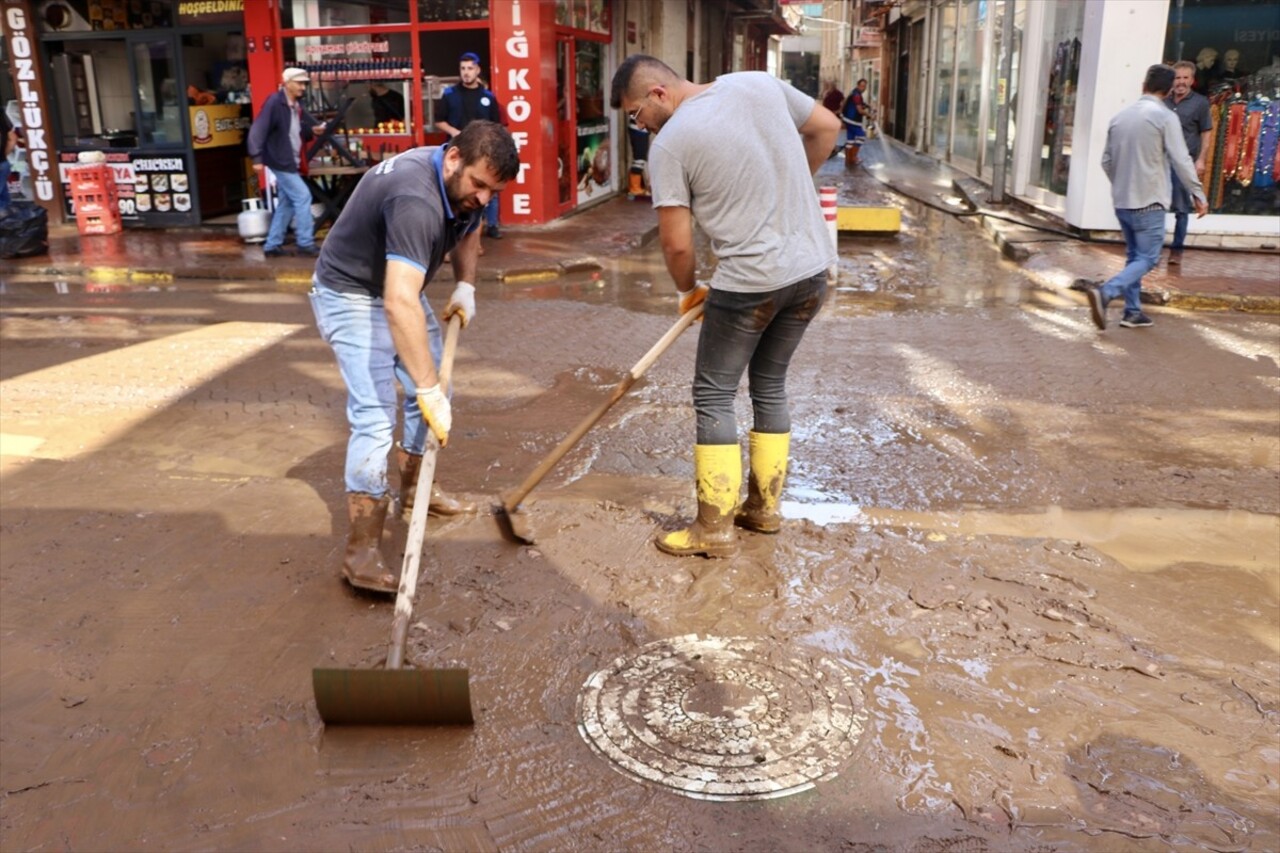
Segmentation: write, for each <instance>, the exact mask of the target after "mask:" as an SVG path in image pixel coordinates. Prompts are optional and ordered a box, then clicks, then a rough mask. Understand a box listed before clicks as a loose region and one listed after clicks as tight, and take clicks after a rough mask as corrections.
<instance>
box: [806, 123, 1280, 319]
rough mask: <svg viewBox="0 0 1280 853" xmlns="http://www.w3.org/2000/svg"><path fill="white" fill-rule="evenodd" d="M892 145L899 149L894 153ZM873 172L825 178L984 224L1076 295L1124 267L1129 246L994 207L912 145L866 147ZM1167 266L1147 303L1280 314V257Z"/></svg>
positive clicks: (1250, 255)
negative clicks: (1085, 282)
mask: <svg viewBox="0 0 1280 853" xmlns="http://www.w3.org/2000/svg"><path fill="white" fill-rule="evenodd" d="M885 145H889V146H891V147H890V148H889V149H887V150H886V148H885V147H884V146H885ZM861 160H862V163H863V164H864V165H865V168H861V167H860V168H858V169H856V170H855V171H854V173H853V174H846V173H844V169H843V166H839V167H838V169H834V168H833V167H832V164H833V163H834V162H835V161H831V162H828V163H827V164H826V165H824V166H823V168H822V170H821V172H820V173H819V174H820V175H821V176H824V177H834V175H835V174H837V173H839V174H840V180H841V181H842V185H841V194H840V195H841V201H840V203H841V204H842V205H843V204H856V203H859V202H857V201H846V198H859V199H863V200H862V201H861V203H864V204H874V203H879V202H876V201H872V200H868V199H875V198H877V197H881V196H883V195H884V190H885V189H886V188H891V189H893V190H894V191H895V192H897V193H901V194H902V195H906V196H908V197H911V198H914V199H916V200H918V201H921V202H922V203H925V204H928V205H930V206H932V207H936V208H938V209H941V210H945V211H947V212H950V213H953V214H956V215H959V216H973V217H976V218H978V219H979V220H980V221H981V224H982V227H983V229H984V230H985V231H986V232H987V233H988V234H989V235H990V236H991V238H992V239H993V240H994V241H995V243H996V245H997V246H998V247H999V248H1000V250H1001V252H1002V253H1003V254H1004V255H1005V257H1007V258H1009V259H1010V260H1012V261H1014V262H1016V263H1017V264H1019V265H1020V266H1021V267H1022V269H1023V271H1024V272H1025V273H1026V274H1027V275H1028V277H1029V278H1031V280H1032V281H1034V282H1035V283H1036V284H1037V285H1039V286H1041V287H1045V288H1047V289H1050V290H1070V289H1073V288H1072V284H1073V283H1074V282H1075V281H1076V279H1080V278H1083V279H1107V278H1110V277H1111V276H1113V275H1115V274H1116V273H1117V272H1119V271H1120V269H1121V268H1122V267H1123V266H1124V263H1125V247H1124V244H1123V243H1121V242H1100V241H1095V240H1090V239H1087V238H1086V237H1085V236H1083V235H1079V234H1076V233H1074V232H1075V231H1076V229H1074V228H1072V227H1071V226H1070V225H1067V224H1066V223H1065V222H1062V221H1060V220H1058V219H1056V218H1054V217H1051V216H1048V215H1045V214H1043V213H1041V212H1040V211H1038V210H1036V209H1034V208H1032V207H1031V206H1030V205H1028V204H1025V203H1022V202H1020V201H1017V200H1010V202H1009V203H1008V204H1005V205H991V204H990V203H989V190H990V187H988V186H987V185H986V184H984V183H983V182H981V181H979V180H977V179H975V178H972V177H969V176H968V175H966V174H965V173H963V172H960V171H958V170H956V169H952V168H951V167H950V166H948V165H946V164H944V163H941V162H939V161H937V160H935V159H933V158H932V157H926V156H924V155H921V154H917V153H916V152H914V151H912V150H911V149H909V148H907V147H906V146H904V145H902V144H900V143H897V142H893V141H890V140H886V139H884V138H883V137H881V138H880V139H879V140H877V141H875V142H872V143H868V144H867V145H864V146H863V153H862V155H861ZM1167 257H1168V252H1167V251H1166V252H1165V255H1164V257H1163V258H1162V259H1161V261H1160V264H1159V265H1158V266H1157V267H1156V268H1155V269H1153V270H1152V271H1151V272H1149V273H1147V275H1146V276H1144V277H1143V299H1144V301H1150V302H1153V303H1156V304H1162V305H1171V306H1174V307H1178V308H1187V309H1201V310H1238V311H1252V312H1263V313H1272V314H1280V253H1276V252H1259V251H1243V250H1232V249H1209V248H1191V247H1189V248H1187V249H1186V250H1185V252H1184V255H1183V261H1182V264H1181V266H1172V267H1171V266H1169V265H1168V264H1167V262H1166V260H1167Z"/></svg>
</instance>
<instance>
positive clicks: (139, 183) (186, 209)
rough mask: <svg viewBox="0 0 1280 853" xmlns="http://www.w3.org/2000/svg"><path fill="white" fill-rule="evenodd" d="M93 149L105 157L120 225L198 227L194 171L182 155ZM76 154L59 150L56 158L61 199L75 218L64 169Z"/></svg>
mask: <svg viewBox="0 0 1280 853" xmlns="http://www.w3.org/2000/svg"><path fill="white" fill-rule="evenodd" d="M93 150H101V151H102V153H103V154H104V155H106V158H107V159H106V162H107V165H108V166H110V167H111V172H112V175H113V176H114V177H115V180H116V198H117V206H118V208H119V210H120V220H121V222H123V223H125V224H132V225H141V226H156V227H166V226H173V225H197V224H199V222H200V211H199V210H198V209H197V208H196V203H195V199H194V197H193V194H192V193H193V187H192V185H193V184H194V183H195V179H194V178H193V177H192V174H193V172H194V170H193V169H192V168H191V162H190V159H189V157H188V155H187V154H186V153H185V152H182V151H175V152H164V153H154V152H146V151H135V150H132V149H119V148H107V149H93ZM78 153H79V152H76V151H63V152H61V153H60V154H59V157H58V167H59V168H58V172H59V177H60V178H61V180H62V189H63V198H65V199H66V212H67V215H68V216H70V217H74V216H75V209H74V201H73V198H72V192H71V176H70V174H69V173H68V167H69V166H74V165H76V163H77V154H78Z"/></svg>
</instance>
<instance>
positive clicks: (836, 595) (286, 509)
mask: <svg viewBox="0 0 1280 853" xmlns="http://www.w3.org/2000/svg"><path fill="white" fill-rule="evenodd" d="M909 213H910V212H909ZM911 215H921V214H920V212H919V211H916V212H915V213H914V214H911ZM975 239H976V238H975ZM844 249H845V257H844V258H843V261H842V276H841V284H840V287H841V288H842V289H837V290H836V291H835V292H834V293H833V295H832V299H831V304H830V305H829V306H828V309H827V310H826V311H825V312H824V313H823V314H822V315H821V316H820V317H819V319H818V320H817V321H816V322H815V323H814V324H813V326H812V327H811V329H810V332H809V334H808V336H807V337H806V339H805V342H804V344H803V346H802V347H801V350H800V352H799V354H798V355H797V359H796V362H795V364H794V366H793V370H792V379H791V396H792V406H793V419H794V426H793V431H794V436H793V443H792V469H791V476H790V479H789V481H788V486H787V490H786V493H785V495H784V497H785V498H786V501H787V503H786V505H785V506H786V514H787V515H788V520H787V521H786V522H785V523H784V526H783V530H782V532H781V533H780V534H779V535H777V536H764V535H756V534H746V533H743V534H741V544H742V553H741V555H740V556H739V557H738V558H736V559H733V560H725V561H708V560H701V559H696V558H691V559H677V558H670V557H666V556H664V555H662V554H660V553H659V552H657V551H656V549H655V548H654V547H653V546H652V545H651V544H650V539H651V538H652V536H653V535H654V534H655V533H656V532H657V531H659V530H661V529H665V528H672V527H675V526H676V525H678V524H679V523H680V521H681V520H682V519H684V518H687V517H688V515H689V514H690V512H691V510H692V509H693V496H692V487H691V478H692V469H691V451H690V447H689V445H690V444H691V443H692V438H693V436H692V428H693V427H692V409H691V406H690V401H689V391H688V383H689V372H690V368H691V364H692V358H693V352H694V345H695V334H694V333H693V332H690V333H688V334H686V336H685V337H684V338H682V339H681V340H679V341H677V342H676V344H675V345H674V346H673V347H672V349H671V351H670V352H669V353H668V354H667V355H666V356H665V357H664V358H663V359H662V360H661V361H659V363H658V364H657V365H655V366H654V368H653V369H652V370H651V371H650V373H649V374H648V375H647V376H646V378H645V379H644V380H643V381H642V382H641V383H640V384H639V385H638V386H637V388H636V389H635V390H634V391H633V392H632V394H631V395H630V396H629V397H628V398H627V399H626V400H624V401H622V402H621V403H620V404H619V405H618V406H617V407H616V408H615V410H614V411H613V412H611V413H610V414H609V416H608V417H606V418H605V420H604V421H603V422H602V423H601V424H600V425H599V426H598V427H597V428H596V429H595V430H593V431H592V432H591V433H589V434H588V436H587V437H586V438H585V439H584V441H583V442H582V444H581V445H580V446H579V447H578V448H577V449H575V450H574V451H573V452H572V453H571V454H570V455H569V456H568V457H566V459H565V460H564V461H563V462H562V463H561V465H560V466H559V467H557V469H556V470H555V471H553V472H552V474H551V475H550V476H549V477H548V478H547V480H546V481H545V482H544V483H543V484H542V485H541V486H540V487H539V488H538V489H536V490H535V491H534V492H533V494H531V495H530V497H529V499H528V500H527V501H526V504H525V507H524V509H523V510H522V511H523V512H524V513H525V518H526V519H527V521H528V522H529V524H530V526H531V528H532V530H533V531H534V533H535V534H536V536H537V539H538V542H537V544H536V545H535V546H532V547H518V546H515V545H512V544H510V543H508V542H506V541H505V540H504V539H503V538H502V537H501V535H500V532H499V528H498V526H497V523H496V521H495V520H494V519H493V518H492V517H491V516H490V515H487V514H481V515H479V516H476V517H472V518H462V519H454V520H433V521H432V522H431V525H430V527H429V529H428V543H427V548H426V551H425V554H424V561H423V567H422V572H423V574H422V579H421V581H420V584H419V592H420V594H419V598H418V602H417V609H416V612H415V618H414V623H413V626H412V628H411V633H410V645H411V650H410V651H411V657H412V658H414V659H416V660H417V661H419V662H420V663H421V664H422V665H424V666H440V665H445V664H450V663H455V662H459V663H463V664H465V665H466V666H468V667H470V670H471V675H472V691H473V695H474V698H475V704H476V713H477V718H478V720H477V723H476V725H475V727H474V728H470V729H449V728H441V729H420V730H382V731H379V730H361V729H338V728H330V729H325V728H324V727H323V726H322V724H321V722H320V720H319V718H318V716H317V714H316V712H315V708H314V703H313V702H312V699H311V687H310V672H311V669H312V667H315V666H343V667H361V666H376V665H377V664H378V662H379V660H380V659H381V657H382V655H383V654H385V650H386V642H387V639H388V632H389V629H390V624H391V606H390V604H389V602H387V601H383V600H381V599H378V598H376V597H370V596H364V595H357V594H354V593H352V592H351V591H350V590H348V589H347V588H346V587H345V586H344V585H343V584H342V582H341V581H340V580H339V579H338V574H337V564H338V560H339V558H340V554H341V544H342V535H343V533H344V532H345V515H344V513H345V510H344V506H343V492H342V483H341V470H342V458H343V453H344V447H345V438H346V431H345V420H344V415H343V405H344V397H343V391H342V387H341V382H340V379H339V377H338V374H337V370H336V368H335V367H334V364H333V360H332V355H331V354H330V352H329V351H328V349H327V348H326V347H325V345H324V344H323V343H322V342H321V341H320V340H319V339H318V337H317V336H316V334H315V332H314V329H313V327H312V325H311V320H310V316H309V311H308V308H307V305H306V303H305V299H304V297H303V295H302V293H301V292H300V291H296V290H295V291H288V290H271V289H263V287H262V286H247V285H246V286H235V285H225V284H224V285H215V286H211V285H200V284H197V283H192V282H179V283H177V284H175V285H173V286H172V287H166V288H162V289H152V290H147V289H138V290H124V291H117V292H101V291H100V290H98V291H96V292H95V290H94V289H93V288H90V287H86V286H85V284H84V283H83V282H75V281H73V282H63V283H62V285H61V287H59V286H56V285H53V284H51V283H49V282H42V281H38V280H31V281H26V282H23V281H15V282H11V283H10V284H8V285H7V289H6V291H5V294H4V299H3V303H2V305H3V313H2V314H0V323H2V325H0V332H2V335H3V336H2V340H3V346H4V357H3V359H0V378H2V379H3V381H2V382H0V414H2V415H3V428H2V432H3V437H2V438H3V453H4V455H3V457H2V458H0V473H2V474H3V481H2V484H0V495H2V497H3V519H2V520H0V536H2V537H3V539H2V540H0V541H3V547H2V548H0V585H2V587H3V595H2V596H0V643H2V644H3V645H2V648H3V656H2V660H0V712H2V713H0V847H3V848H4V849H5V850H46V849H65V850H108V849H110V850H117V849H139V850H152V849H155V850H160V849H193V850H204V849H261V850H321V849H324V850H340V849H348V850H419V849H422V850H450V851H452V850H467V851H471V850H510V849H519V850H524V849H529V850H535V849H632V850H648V849H672V850H714V851H719V850H797V851H799V850H818V849H822V850H856V851H863V850H866V851H870V850H912V851H982V850H1045V851H1047V850H1165V849H1171V848H1172V849H1187V850H1258V851H1263V850H1274V849H1277V847H1280V815H1278V811H1277V808H1278V807H1277V803H1278V802H1280V527H1278V525H1277V514H1278V513H1280V477H1278V474H1277V471H1278V470H1280V435H1278V431H1277V426H1278V421H1277V392H1278V391H1280V369H1278V368H1277V364H1278V362H1280V334H1278V330H1280V327H1278V326H1277V324H1276V321H1275V320H1274V319H1266V318H1250V317H1242V316H1236V315H1211V314H1204V315H1198V314H1195V315H1193V314H1183V313H1178V312H1173V311H1159V312H1157V313H1155V317H1156V321H1157V326H1156V328H1154V329H1149V330H1139V331H1129V330H1119V329H1116V330H1111V331H1108V332H1107V333H1106V334H1104V335H1099V334H1098V333H1097V332H1096V331H1095V330H1094V329H1093V328H1092V325H1091V323H1090V321H1089V317H1088V314H1087V309H1086V308H1085V307H1084V305H1083V303H1082V302H1072V301H1070V300H1068V299H1065V298H1062V297H1059V296H1056V295H1054V294H1047V293H1038V292H1035V291H1032V290H1029V289H1027V288H1026V287H1025V286H1021V287H1019V286H1017V284H1018V281H1017V272H1016V270H1015V269H1014V268H1012V267H1010V266H1007V265H1005V264H1004V263H1002V262H1000V261H998V260H997V259H996V258H995V257H994V253H993V252H991V250H990V247H989V245H984V244H982V243H981V242H980V241H979V242H976V243H970V242H967V241H966V240H965V239H963V238H962V237H961V236H957V235H956V234H955V233H953V232H950V231H948V230H947V229H946V228H942V229H940V235H938V236H935V237H934V238H931V239H930V240H929V241H926V240H925V239H924V238H919V239H914V238H910V237H909V236H904V238H903V240H902V241H900V242H898V243H893V242H889V241H883V240H882V241H871V240H867V241H860V242H859V243H858V244H857V245H846V246H845V247H844ZM881 255H883V256H884V258H890V259H892V258H895V257H896V258H901V260H902V263H901V264H897V265H896V266H895V265H893V264H889V263H887V262H886V261H885V260H884V258H882V257H881ZM657 264H658V256H657V255H656V253H655V252H654V251H653V250H649V251H648V252H642V253H639V254H637V255H635V256H631V257H628V258H623V259H619V261H618V262H617V263H616V264H613V265H611V266H610V268H609V269H607V270H605V272H604V273H603V274H602V275H601V276H599V277H597V278H593V277H591V276H580V277H576V278H569V279H563V280H560V281H556V282H549V283H542V284H531V285H527V286H519V285H498V284H491V285H485V286H484V287H482V293H481V294H480V295H481V303H480V312H479V316H478V318H477V319H476V322H475V323H474V324H472V326H471V328H469V329H468V330H466V331H465V332H464V333H463V337H462V342H461V346H460V349H459V353H458V358H457V364H456V369H455V377H456V382H457V396H456V397H455V428H454V433H453V435H452V437H451V441H450V444H449V447H448V448H447V449H446V450H445V451H443V452H442V454H441V457H440V464H439V467H438V469H437V479H438V480H439V482H440V483H441V484H442V485H443V486H445V487H446V488H448V489H450V490H453V491H459V492H464V493H467V494H470V495H473V496H476V497H480V498H482V499H484V500H486V501H488V502H490V503H494V502H496V495H497V494H498V493H499V492H500V491H502V490H504V489H507V488H510V487H511V486H513V485H515V484H517V483H518V482H519V481H520V480H522V479H523V478H524V476H525V475H526V474H527V473H528V471H530V470H532V468H533V466H534V465H535V464H536V463H537V461H538V460H539V459H540V458H541V457H542V456H543V455H544V454H545V453H547V452H548V451H550V449H551V448H552V447H554V445H555V444H556V442H558V441H559V439H560V438H561V437H562V436H563V435H564V433H565V432H567V431H568V429H570V428H571V427H572V426H573V425H574V424H575V423H577V421H578V420H579V419H580V418H581V417H583V416H584V415H585V414H586V413H587V412H588V411H590V410H591V409H592V408H593V407H594V406H595V405H596V404H597V403H598V402H599V401H600V400H601V399H602V398H603V397H604V396H605V395H606V394H607V393H608V391H609V390H610V389H611V387H612V386H613V385H614V384H615V383H616V382H617V381H618V379H619V378H620V377H621V375H622V373H623V371H625V370H626V369H627V368H628V367H629V366H630V365H631V364H633V363H634V362H635V360H636V359H637V358H638V357H639V356H640V355H641V354H643V353H644V351H645V350H647V349H648V347H649V346H650V345H651V344H652V343H653V342H654V341H656V340H657V339H658V338H659V337H660V336H661V334H662V333H663V332H664V331H665V330H666V329H667V328H669V326H670V324H671V322H672V321H673V318H674V311H675V305H674V300H673V299H672V298H671V296H670V292H669V284H668V283H667V282H666V279H665V277H664V276H662V275H660V274H658V273H657V272H655V269H657V268H658V267H657ZM951 269H963V270H965V271H966V273H965V280H964V281H949V280H948V273H947V271H948V270H951ZM739 418H740V425H741V427H742V429H743V431H744V432H745V430H746V429H747V428H748V427H749V425H750V412H749V408H748V407H747V405H746V402H745V396H744V397H743V398H742V399H741V401H740V409H739ZM389 528H390V531H389V535H388V537H387V539H388V541H387V542H386V544H385V550H386V552H387V554H388V556H389V558H391V559H392V560H397V561H398V558H399V555H400V554H401V553H402V552H403V539H404V535H405V525H404V524H403V523H402V522H396V523H394V524H391V525H389ZM686 634H707V635H718V636H726V637H731V636H747V637H757V638H766V639H767V640H768V641H769V642H771V643H774V644H777V646H778V647H779V648H786V647H794V648H795V649H797V650H811V651H813V652H814V653H817V654H821V655H824V656H826V657H827V658H829V659H832V660H834V661H837V662H838V663H839V664H841V665H842V666H844V667H846V668H847V669H848V670H849V671H850V672H852V673H853V674H854V675H855V676H856V678H857V679H858V681H859V684H860V687H861V689H862V691H863V699H864V703H865V707H866V709H867V712H868V715H869V716H868V722H867V725H866V728H865V733H864V735H863V737H862V740H861V741H860V743H859V744H858V746H857V748H856V749H855V751H854V754H853V757H852V758H851V760H849V761H848V762H847V763H846V764H845V765H844V766H843V767H842V768H841V771H840V773H839V775H838V776H837V777H836V778H835V779H833V780H831V781H827V782H823V783H820V784H819V785H818V786H817V787H816V789H815V790H813V791H810V792H807V793H803V794H798V795H796V796H793V797H788V798H784V799H779V800H771V801H767V802H755V803H710V802H701V801H697V800H691V799H686V798H683V797H680V796H676V795H673V794H671V793H668V792H666V791H663V790H660V789H656V788H653V787H650V786H648V785H644V784H640V783H637V782H634V781H632V780H631V779H629V778H626V777H624V776H622V775H621V774H619V773H617V772H615V771H614V770H613V769H612V768H611V767H609V766H608V765H607V764H606V763H604V762H603V761H602V760H601V759H600V758H598V757H597V756H596V755H595V754H594V753H593V752H592V751H591V750H590V749H589V748H588V746H587V745H586V744H585V743H584V742H583V741H582V739H581V738H580V736H579V734H578V731H577V720H576V719H575V705H576V701H577V698H578V696H579V693H580V691H581V688H582V686H583V684H584V682H585V681H586V680H587V678H588V677H589V676H590V675H591V674H592V673H593V672H595V671H596V670H597V669H599V668H601V667H603V666H606V665H608V664H609V663H610V662H611V661H613V660H614V659H616V658H617V657H619V656H620V655H625V654H628V653H629V652H632V651H634V650H635V649H637V648H638V647H639V646H642V645H644V644H646V643H649V642H651V641H654V640H658V639H663V638H668V637H674V636H680V635H686Z"/></svg>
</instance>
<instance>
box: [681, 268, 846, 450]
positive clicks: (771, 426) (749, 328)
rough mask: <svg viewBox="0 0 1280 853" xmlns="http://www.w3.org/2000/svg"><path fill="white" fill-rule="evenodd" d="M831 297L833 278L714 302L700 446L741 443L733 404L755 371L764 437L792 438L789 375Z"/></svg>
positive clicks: (755, 407)
mask: <svg viewBox="0 0 1280 853" xmlns="http://www.w3.org/2000/svg"><path fill="white" fill-rule="evenodd" d="M826 297H827V274H826V273H825V272H823V273H819V274H818V275H815V276H814V277H812V278H806V279H804V280H802V281H798V282H796V283H795V284H789V285H787V286H786V287H784V288H781V289H779V290H770V291H768V292H765V293H732V292H729V291H727V290H712V291H711V293H709V294H708V295H707V301H706V307H705V309H704V314H703V320H702V333H701V334H700V335H698V357H697V362H696V364H695V366H694V375H693V409H694V412H695V413H696V415H697V423H698V444H736V443H737V442H738V423H737V419H736V418H735V417H734V413H733V401H734V398H735V397H736V396H737V394H738V382H739V381H740V380H741V379H742V372H743V371H744V370H746V371H748V373H747V376H748V379H749V382H750V391H751V407H752V411H753V413H754V418H755V420H754V427H753V428H754V430H755V431H756V432H771V433H782V432H790V431H791V413H790V412H789V411H787V368H789V367H790V366H791V356H792V355H793V354H794V353H795V351H796V347H798V346H799V345H800V339H801V338H802V337H804V331H805V329H807V328H808V327H809V323H810V321H812V320H813V318H814V317H816V316H817V314H818V310H819V309H821V308H822V303H823V301H824V300H825V299H826Z"/></svg>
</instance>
